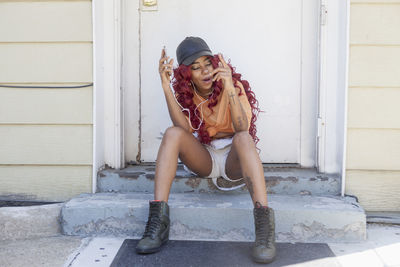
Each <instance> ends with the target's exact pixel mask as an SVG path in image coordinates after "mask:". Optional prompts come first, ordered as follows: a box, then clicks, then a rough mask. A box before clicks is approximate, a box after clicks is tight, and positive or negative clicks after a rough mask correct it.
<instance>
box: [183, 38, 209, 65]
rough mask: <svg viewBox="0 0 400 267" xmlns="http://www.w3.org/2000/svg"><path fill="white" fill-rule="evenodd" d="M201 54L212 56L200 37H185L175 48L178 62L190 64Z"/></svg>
mask: <svg viewBox="0 0 400 267" xmlns="http://www.w3.org/2000/svg"><path fill="white" fill-rule="evenodd" d="M201 56H213V54H212V53H211V50H210V48H209V47H208V45H207V43H206V42H205V41H204V40H203V39H201V38H200V37H193V36H190V37H186V38H185V40H183V41H182V42H181V43H180V44H179V45H178V48H176V57H177V59H178V64H179V65H181V64H184V65H186V66H188V65H190V64H192V63H193V61H195V60H196V59H198V58H199V57H201Z"/></svg>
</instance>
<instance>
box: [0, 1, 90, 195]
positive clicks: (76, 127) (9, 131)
mask: <svg viewBox="0 0 400 267" xmlns="http://www.w3.org/2000/svg"><path fill="white" fill-rule="evenodd" d="M91 20H92V12H91V1H83V0H82V1H78V0H70V1H57V0H56V1H54V0H53V1H19V0H17V1H4V0H0V59H1V60H0V84H7V85H30V86H73V85H82V84H87V83H91V82H93V80H92V71H93V66H92V49H93V43H92V21H91ZM92 94H93V88H92V87H86V88H74V89H70V88H69V89H59V88H57V89H45V88H34V89H33V88H24V89H20V88H18V89H16V88H1V87H0V181H1V182H0V197H3V198H4V197H8V198H11V197H14V198H18V199H36V200H51V201H62V200H66V199H68V198H70V197H72V196H74V195H76V194H79V193H82V192H91V184H92V161H93V160H92V143H93V142H92V136H93V134H92V128H93V123H92V108H93V104H92Z"/></svg>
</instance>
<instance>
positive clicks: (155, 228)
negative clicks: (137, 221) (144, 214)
mask: <svg viewBox="0 0 400 267" xmlns="http://www.w3.org/2000/svg"><path fill="white" fill-rule="evenodd" d="M168 239H169V207H168V204H167V202H165V201H150V210H149V218H148V220H147V224H146V230H145V231H144V234H143V237H142V239H141V240H140V241H139V243H138V245H137V246H136V252H137V253H140V254H145V253H154V252H157V251H159V250H160V249H161V245H163V244H164V243H166V242H167V241H168Z"/></svg>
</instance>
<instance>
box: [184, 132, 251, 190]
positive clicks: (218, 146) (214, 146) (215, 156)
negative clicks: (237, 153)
mask: <svg viewBox="0 0 400 267" xmlns="http://www.w3.org/2000/svg"><path fill="white" fill-rule="evenodd" d="M204 147H205V148H206V149H207V150H208V152H209V153H210V156H211V160H212V170H211V173H210V174H209V175H208V176H207V177H205V178H211V179H212V181H213V183H214V185H215V186H216V187H217V188H218V189H220V190H223V191H231V190H235V189H238V188H240V187H243V186H244V185H245V184H244V183H243V184H240V185H237V186H234V187H229V188H226V187H220V186H219V185H218V183H217V179H218V178H219V177H222V178H224V179H225V180H228V181H230V182H237V181H240V180H242V179H243V178H240V179H237V180H231V179H230V178H229V177H228V176H227V175H226V173H225V165H226V159H227V158H228V154H229V151H231V147H232V138H224V139H216V140H213V141H211V143H210V145H204ZM183 168H184V169H185V170H186V171H188V172H190V173H193V174H195V173H194V172H192V171H191V170H189V168H188V167H186V165H183Z"/></svg>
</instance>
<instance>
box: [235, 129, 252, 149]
mask: <svg viewBox="0 0 400 267" xmlns="http://www.w3.org/2000/svg"><path fill="white" fill-rule="evenodd" d="M252 143H253V138H252V137H251V135H250V134H249V132H248V131H240V132H237V133H235V135H234V136H233V140H232V144H233V145H234V146H235V147H243V146H247V145H250V144H252Z"/></svg>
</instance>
